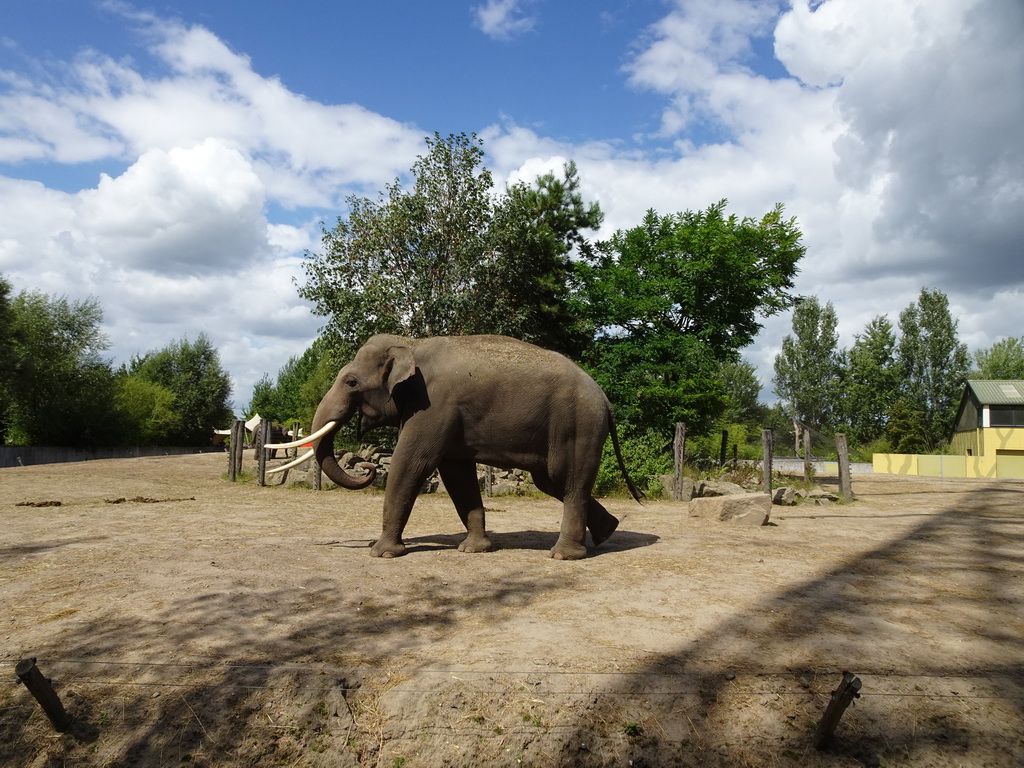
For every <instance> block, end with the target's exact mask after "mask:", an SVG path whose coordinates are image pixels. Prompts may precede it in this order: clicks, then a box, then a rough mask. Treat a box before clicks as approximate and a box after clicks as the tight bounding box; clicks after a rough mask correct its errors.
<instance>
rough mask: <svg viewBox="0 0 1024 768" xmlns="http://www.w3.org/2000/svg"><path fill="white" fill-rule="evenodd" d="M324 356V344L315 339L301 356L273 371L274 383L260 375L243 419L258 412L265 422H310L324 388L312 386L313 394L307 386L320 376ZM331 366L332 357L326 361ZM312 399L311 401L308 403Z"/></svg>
mask: <svg viewBox="0 0 1024 768" xmlns="http://www.w3.org/2000/svg"><path fill="white" fill-rule="evenodd" d="M325 355H327V351H326V344H325V343H324V341H323V340H322V339H317V340H316V341H314V342H313V344H312V345H310V347H309V348H308V349H307V350H306V351H305V352H303V353H302V354H301V355H298V356H295V357H291V358H289V360H288V362H287V363H285V364H284V365H283V366H282V367H281V369H280V370H279V371H278V372H277V379H276V381H271V379H270V376H269V375H267V374H264V375H263V377H262V378H261V379H260V380H259V381H258V382H256V385H255V386H254V387H253V392H252V401H251V402H250V403H249V407H248V409H246V416H249V417H251V416H254V415H255V414H257V413H259V414H260V415H261V416H263V417H264V418H266V419H270V420H271V421H276V422H278V423H281V424H284V423H286V422H288V421H291V420H295V419H297V420H299V421H303V422H304V423H306V424H307V425H308V424H309V423H311V422H312V416H313V413H314V412H315V411H316V406H317V405H318V404H319V402H320V398H321V397H323V395H324V393H325V392H326V391H327V388H329V387H330V383H329V382H328V384H327V387H325V388H324V389H323V391H322V392H321V391H319V387H314V388H313V390H314V391H313V392H312V393H311V392H310V390H309V389H308V388H307V383H308V382H309V381H310V380H311V379H312V378H314V377H317V376H322V375H323V374H324V371H321V370H320V364H321V361H322V360H323V359H324V357H325ZM330 363H331V366H328V367H332V366H333V358H331V359H330ZM337 371H338V367H337V366H333V373H331V374H330V379H331V380H333V377H334V375H335V374H336V373H337ZM311 397H315V400H311Z"/></svg>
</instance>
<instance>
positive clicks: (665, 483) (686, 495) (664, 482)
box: [659, 475, 696, 501]
mask: <svg viewBox="0 0 1024 768" xmlns="http://www.w3.org/2000/svg"><path fill="white" fill-rule="evenodd" d="M659 479H660V480H661V488H662V491H663V492H664V494H665V497H666V498H669V499H672V498H675V497H674V496H673V495H672V490H673V489H672V486H673V485H674V484H675V481H676V476H675V475H661V476H660V477H659ZM695 490H696V487H695V485H694V482H693V478H692V477H684V478H683V483H682V498H680V499H679V500H680V501H689V500H690V499H692V498H693V495H694V491H695Z"/></svg>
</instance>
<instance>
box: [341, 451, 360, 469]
mask: <svg viewBox="0 0 1024 768" xmlns="http://www.w3.org/2000/svg"><path fill="white" fill-rule="evenodd" d="M362 460H363V457H362V456H359V455H358V454H355V453H352V451H346V452H345V453H343V454H342V455H341V458H339V459H338V463H339V464H340V465H341V467H342V469H352V467H354V466H355V465H356V464H358V463H359V462H361V461H362Z"/></svg>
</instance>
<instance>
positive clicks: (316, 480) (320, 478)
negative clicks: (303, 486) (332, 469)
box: [312, 456, 324, 491]
mask: <svg viewBox="0 0 1024 768" xmlns="http://www.w3.org/2000/svg"><path fill="white" fill-rule="evenodd" d="M312 461H313V468H312V469H313V490H314V491H320V490H323V487H324V471H323V470H322V469H320V462H319V461H317V460H316V456H314V457H313V459H312Z"/></svg>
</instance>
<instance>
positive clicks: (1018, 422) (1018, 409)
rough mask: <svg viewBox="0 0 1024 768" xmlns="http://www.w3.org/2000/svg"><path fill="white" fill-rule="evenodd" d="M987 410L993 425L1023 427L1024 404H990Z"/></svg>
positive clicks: (990, 422)
mask: <svg viewBox="0 0 1024 768" xmlns="http://www.w3.org/2000/svg"><path fill="white" fill-rule="evenodd" d="M988 411H989V424H990V425H991V426H993V427H1024V406H1020V405H990V406H989V409H988Z"/></svg>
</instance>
